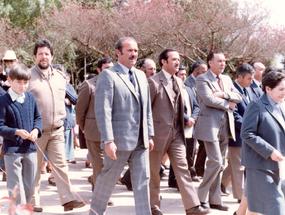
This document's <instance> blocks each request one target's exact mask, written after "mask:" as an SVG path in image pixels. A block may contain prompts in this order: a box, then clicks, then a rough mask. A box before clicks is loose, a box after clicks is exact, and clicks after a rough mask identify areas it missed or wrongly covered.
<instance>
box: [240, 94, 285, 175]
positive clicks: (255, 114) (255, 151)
mask: <svg viewBox="0 0 285 215" xmlns="http://www.w3.org/2000/svg"><path fill="white" fill-rule="evenodd" d="M241 137H242V140H243V144H242V164H243V165H244V166H245V167H247V168H254V169H262V170H276V171H277V170H278V164H277V162H275V161H273V160H271V158H270V155H271V154H272V152H273V150H274V149H277V150H278V151H280V152H281V153H282V154H283V155H285V144H284V140H285V125H284V122H282V121H281V119H280V116H279V115H276V114H275V112H273V107H272V105H271V104H270V102H269V100H268V98H267V95H266V94H264V95H263V96H262V97H261V98H260V99H259V100H258V101H256V102H251V103H250V104H249V105H248V107H247V110H246V112H245V114H244V118H243V124H242V127H241Z"/></svg>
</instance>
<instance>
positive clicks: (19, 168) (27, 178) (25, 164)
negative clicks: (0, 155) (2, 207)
mask: <svg viewBox="0 0 285 215" xmlns="http://www.w3.org/2000/svg"><path fill="white" fill-rule="evenodd" d="M4 160H5V166H6V172H7V189H8V191H9V196H10V197H12V196H13V190H14V189H15V186H18V189H19V194H18V195H17V197H16V204H27V203H30V201H31V198H32V195H33V189H34V183H35V177H36V172H37V153H36V152H31V153H23V154H20V153H7V154H5V155H4Z"/></svg>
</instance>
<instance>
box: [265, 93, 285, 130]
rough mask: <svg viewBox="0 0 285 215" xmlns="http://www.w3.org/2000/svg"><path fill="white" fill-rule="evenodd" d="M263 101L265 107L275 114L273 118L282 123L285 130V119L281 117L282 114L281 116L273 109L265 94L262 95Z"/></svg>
mask: <svg viewBox="0 0 285 215" xmlns="http://www.w3.org/2000/svg"><path fill="white" fill-rule="evenodd" d="M261 101H262V102H263V104H264V105H265V109H266V110H267V111H268V112H269V113H270V114H271V115H272V116H273V118H274V119H275V120H276V121H277V122H278V123H279V124H280V126H281V127H282V129H283V130H284V131H285V120H282V118H281V117H282V116H280V115H279V114H277V113H276V112H274V111H273V107H272V105H271V104H270V102H269V101H268V99H267V96H266V95H263V96H262V97H261Z"/></svg>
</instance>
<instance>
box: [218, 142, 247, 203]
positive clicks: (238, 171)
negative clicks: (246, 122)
mask: <svg viewBox="0 0 285 215" xmlns="http://www.w3.org/2000/svg"><path fill="white" fill-rule="evenodd" d="M230 181H232V188H233V196H234V198H235V199H241V197H242V194H243V188H244V167H243V166H242V165H241V147H232V146H229V151H228V166H227V167H226V169H225V170H224V172H223V177H222V184H223V185H224V186H225V187H227V186H228V185H229V183H230Z"/></svg>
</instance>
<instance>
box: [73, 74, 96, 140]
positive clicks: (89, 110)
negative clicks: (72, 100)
mask: <svg viewBox="0 0 285 215" xmlns="http://www.w3.org/2000/svg"><path fill="white" fill-rule="evenodd" d="M97 78H98V76H95V77H93V78H91V79H89V80H86V81H84V82H83V83H82V85H81V86H80V89H79V94H78V101H77V104H76V106H75V111H76V122H77V124H78V125H79V127H80V129H81V130H82V131H83V132H84V137H85V138H86V139H87V140H92V141H100V134H99V130H98V127H97V124H96V119H95V112H94V111H95V110H94V105H95V104H94V103H95V85H96V81H97Z"/></svg>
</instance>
